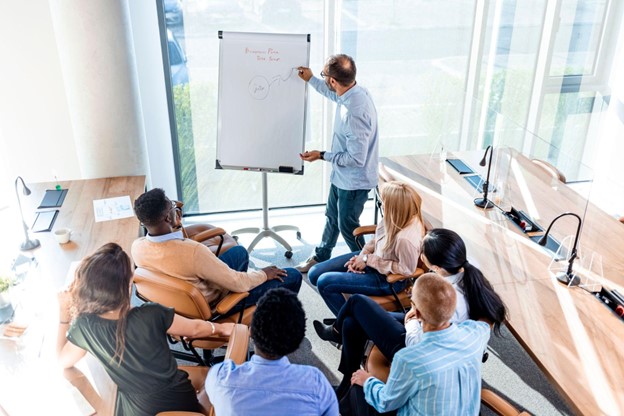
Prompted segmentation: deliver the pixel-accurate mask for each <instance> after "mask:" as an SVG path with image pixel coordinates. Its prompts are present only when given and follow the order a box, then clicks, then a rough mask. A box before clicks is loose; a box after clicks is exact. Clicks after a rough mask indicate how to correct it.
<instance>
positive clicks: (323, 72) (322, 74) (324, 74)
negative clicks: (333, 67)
mask: <svg viewBox="0 0 624 416" xmlns="http://www.w3.org/2000/svg"><path fill="white" fill-rule="evenodd" d="M327 77H329V78H333V77H332V76H331V75H329V74H328V73H327V72H325V71H324V70H323V71H321V78H327Z"/></svg>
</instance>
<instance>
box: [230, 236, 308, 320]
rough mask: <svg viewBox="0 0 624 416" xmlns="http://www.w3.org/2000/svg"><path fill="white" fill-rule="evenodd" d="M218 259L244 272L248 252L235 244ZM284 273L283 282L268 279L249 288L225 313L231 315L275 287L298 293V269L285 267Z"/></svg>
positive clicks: (252, 303) (254, 302)
mask: <svg viewBox="0 0 624 416" xmlns="http://www.w3.org/2000/svg"><path fill="white" fill-rule="evenodd" d="M219 259H220V260H221V261H223V262H224V263H225V264H227V265H228V266H229V267H230V269H233V270H236V271H238V272H246V271H247V268H248V266H249V253H248V252H247V250H246V249H245V247H243V246H235V247H232V248H231V249H229V250H228V251H226V252H225V253H223V254H222V255H220V256H219ZM284 270H286V273H288V275H287V276H284V277H282V279H283V280H284V282H280V281H279V280H269V281H266V282H264V283H262V284H261V285H259V286H256V287H255V288H253V289H251V290H250V291H249V296H247V297H246V298H245V299H243V301H242V302H240V303H239V304H238V305H236V306H234V307H233V308H232V309H231V310H230V311H229V312H228V313H227V314H226V315H232V314H234V313H236V312H239V311H240V310H241V309H242V307H243V303H244V304H245V306H250V305H255V304H256V303H257V302H258V300H259V299H260V298H261V297H262V295H264V294H265V293H266V292H267V291H268V290H269V289H273V288H275V287H285V288H286V289H290V290H292V291H293V292H295V293H299V289H300V288H301V280H302V277H301V273H299V271H297V270H295V269H292V268H287V269H284Z"/></svg>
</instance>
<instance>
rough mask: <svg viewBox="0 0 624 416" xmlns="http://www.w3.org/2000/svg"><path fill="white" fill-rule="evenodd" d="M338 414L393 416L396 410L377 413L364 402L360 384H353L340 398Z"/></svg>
mask: <svg viewBox="0 0 624 416" xmlns="http://www.w3.org/2000/svg"><path fill="white" fill-rule="evenodd" d="M340 414H341V416H377V415H388V416H394V415H396V414H397V412H396V410H393V411H390V412H386V413H379V412H378V411H377V410H375V409H374V408H373V407H372V406H371V405H370V404H368V403H367V402H366V399H365V398H364V389H363V388H362V386H358V385H357V384H354V385H353V386H351V388H350V389H349V391H348V392H347V394H346V395H345V396H344V397H343V398H342V400H340Z"/></svg>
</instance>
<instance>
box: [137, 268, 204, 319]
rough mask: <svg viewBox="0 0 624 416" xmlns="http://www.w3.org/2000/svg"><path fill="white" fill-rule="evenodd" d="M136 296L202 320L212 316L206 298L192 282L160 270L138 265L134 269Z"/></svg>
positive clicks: (188, 316)
mask: <svg viewBox="0 0 624 416" xmlns="http://www.w3.org/2000/svg"><path fill="white" fill-rule="evenodd" d="M134 285H135V286H136V290H137V296H138V297H140V298H141V299H143V300H146V301H150V302H156V303H160V304H161V305H164V306H168V307H170V308H174V309H175V311H176V313H177V314H180V315H182V316H185V317H187V318H191V319H202V320H204V321H207V320H209V319H210V318H212V311H211V309H210V305H209V304H208V302H206V298H204V295H203V294H202V293H201V292H200V291H199V289H198V288H197V287H195V286H194V285H193V284H192V283H189V282H186V281H184V280H182V279H178V278H176V277H172V276H169V275H166V274H164V273H162V272H157V271H153V270H148V269H144V268H142V267H138V268H137V269H136V270H135V271H134Z"/></svg>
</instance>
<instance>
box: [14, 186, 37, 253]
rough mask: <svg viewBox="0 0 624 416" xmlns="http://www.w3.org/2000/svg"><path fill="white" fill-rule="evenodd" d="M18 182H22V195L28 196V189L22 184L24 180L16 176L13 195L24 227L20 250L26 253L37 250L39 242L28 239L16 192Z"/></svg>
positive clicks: (26, 227) (20, 204)
mask: <svg viewBox="0 0 624 416" xmlns="http://www.w3.org/2000/svg"><path fill="white" fill-rule="evenodd" d="M20 181H21V182H22V187H23V188H24V189H23V192H24V195H26V196H28V195H30V189H28V187H27V186H26V184H25V183H24V179H22V177H21V176H18V177H17V178H16V179H15V195H17V205H18V206H19V211H20V215H21V217H22V226H23V227H24V242H23V243H22V245H21V246H20V248H21V249H22V251H26V250H32V249H33V248H37V247H39V245H40V244H39V240H37V239H34V240H31V239H30V238H29V237H28V226H27V225H26V221H24V213H23V212H22V203H21V201H20V197H19V192H17V183H18V182H20Z"/></svg>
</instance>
